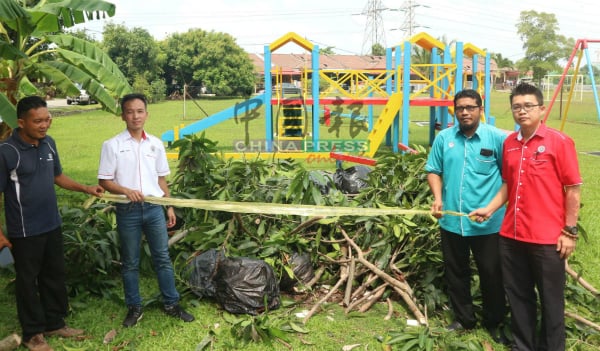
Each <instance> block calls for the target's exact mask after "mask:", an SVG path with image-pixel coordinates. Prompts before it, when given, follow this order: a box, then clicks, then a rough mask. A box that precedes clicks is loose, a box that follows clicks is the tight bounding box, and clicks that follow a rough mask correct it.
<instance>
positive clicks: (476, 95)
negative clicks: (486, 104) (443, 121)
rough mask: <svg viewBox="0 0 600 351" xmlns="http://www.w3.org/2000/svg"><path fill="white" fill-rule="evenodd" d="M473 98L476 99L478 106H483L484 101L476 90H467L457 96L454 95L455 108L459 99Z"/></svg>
mask: <svg viewBox="0 0 600 351" xmlns="http://www.w3.org/2000/svg"><path fill="white" fill-rule="evenodd" d="M464 98H471V99H474V100H475V102H476V103H477V106H481V105H483V100H482V99H481V95H479V93H478V92H477V91H476V90H473V89H465V90H461V91H459V92H458V93H456V95H454V107H456V101H458V100H459V99H464Z"/></svg>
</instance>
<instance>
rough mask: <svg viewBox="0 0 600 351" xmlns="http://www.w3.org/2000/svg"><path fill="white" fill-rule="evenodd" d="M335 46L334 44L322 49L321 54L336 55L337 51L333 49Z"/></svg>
mask: <svg viewBox="0 0 600 351" xmlns="http://www.w3.org/2000/svg"><path fill="white" fill-rule="evenodd" d="M333 49H334V47H333V46H328V47H326V48H324V49H320V51H321V54H323V55H335V52H334V51H333Z"/></svg>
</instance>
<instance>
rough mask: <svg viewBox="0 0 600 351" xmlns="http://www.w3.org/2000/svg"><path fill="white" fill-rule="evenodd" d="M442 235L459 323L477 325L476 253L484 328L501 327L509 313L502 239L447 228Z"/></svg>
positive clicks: (449, 283) (446, 264) (450, 290)
mask: <svg viewBox="0 0 600 351" xmlns="http://www.w3.org/2000/svg"><path fill="white" fill-rule="evenodd" d="M441 232H442V254H443V256H444V267H445V272H444V273H445V278H446V283H447V284H448V296H449V298H450V303H451V305H452V309H453V311H454V314H455V318H456V320H457V321H459V322H460V323H461V324H462V325H463V326H464V327H465V328H469V329H470V328H473V327H475V325H476V324H477V319H476V318H475V312H474V309H473V297H472V296H471V265H470V257H471V253H473V258H474V259H475V265H476V266H477V270H478V272H479V283H480V289H481V298H482V304H483V311H482V314H483V326H484V327H486V328H493V327H496V326H498V324H500V323H501V322H502V321H503V320H504V318H505V316H506V313H507V311H508V309H507V306H506V297H505V294H504V289H503V285H502V272H501V268H500V255H499V251H498V238H499V236H498V235H497V234H490V235H478V236H470V237H465V236H460V235H458V234H455V233H452V232H449V231H446V230H444V229H442V230H441Z"/></svg>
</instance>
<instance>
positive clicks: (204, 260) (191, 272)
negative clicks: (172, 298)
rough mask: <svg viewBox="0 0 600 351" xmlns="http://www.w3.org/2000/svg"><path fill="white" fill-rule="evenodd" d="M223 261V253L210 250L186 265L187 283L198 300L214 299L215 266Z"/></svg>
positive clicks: (215, 290)
mask: <svg viewBox="0 0 600 351" xmlns="http://www.w3.org/2000/svg"><path fill="white" fill-rule="evenodd" d="M224 259H225V255H224V254H223V251H217V250H215V249H210V250H208V251H205V252H203V253H201V254H200V255H198V256H196V257H194V259H192V260H191V261H190V263H189V264H188V272H187V276H188V282H189V284H190V289H191V290H192V292H193V293H194V294H196V295H198V296H199V297H200V298H203V297H215V295H216V294H217V286H216V285H215V276H216V273H217V265H218V264H219V262H222V261H223V260H224Z"/></svg>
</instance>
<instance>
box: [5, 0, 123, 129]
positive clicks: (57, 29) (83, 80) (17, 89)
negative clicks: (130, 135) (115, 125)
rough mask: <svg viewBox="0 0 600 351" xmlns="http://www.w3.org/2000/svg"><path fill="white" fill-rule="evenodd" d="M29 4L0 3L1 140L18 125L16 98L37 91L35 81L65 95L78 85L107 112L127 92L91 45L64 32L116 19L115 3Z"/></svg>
mask: <svg viewBox="0 0 600 351" xmlns="http://www.w3.org/2000/svg"><path fill="white" fill-rule="evenodd" d="M29 3H31V1H25V0H2V1H0V117H1V118H2V124H3V127H4V128H3V131H0V140H1V139H3V137H5V136H6V132H7V131H8V130H10V128H14V127H15V126H16V125H17V122H16V120H17V119H16V110H15V105H16V102H17V100H18V99H19V98H20V97H21V96H23V95H30V94H34V93H37V89H36V87H35V86H34V85H33V84H32V81H33V80H34V79H36V80H41V79H43V80H44V81H46V82H51V83H52V84H53V85H54V86H55V87H56V88H57V89H59V90H61V91H62V92H64V93H66V94H79V88H78V87H77V85H76V84H80V85H81V86H82V87H83V88H84V89H86V90H87V91H88V92H89V93H90V94H91V95H93V96H94V98H95V99H96V100H97V101H98V102H100V103H101V104H102V106H103V108H104V109H105V110H107V111H110V112H112V113H117V107H118V106H117V103H116V98H117V97H119V96H121V95H122V94H125V93H128V92H130V91H131V87H130V85H129V83H128V82H127V79H126V78H125V77H124V75H123V73H122V72H121V71H120V69H119V68H118V67H117V65H116V64H115V63H114V62H113V61H112V60H111V59H110V57H109V56H108V55H107V54H106V53H104V52H103V51H102V50H101V49H100V48H99V47H97V46H96V45H95V44H93V43H91V42H88V41H85V40H82V39H79V38H76V37H74V36H72V35H69V34H65V33H62V30H63V29H64V28H68V27H72V26H74V25H75V24H78V23H84V22H86V21H89V20H94V19H101V18H106V17H107V16H108V17H112V16H114V14H115V5H114V4H112V3H110V2H107V1H103V0H40V1H37V2H35V5H27V4H29Z"/></svg>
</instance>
